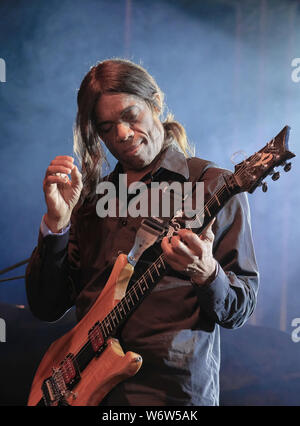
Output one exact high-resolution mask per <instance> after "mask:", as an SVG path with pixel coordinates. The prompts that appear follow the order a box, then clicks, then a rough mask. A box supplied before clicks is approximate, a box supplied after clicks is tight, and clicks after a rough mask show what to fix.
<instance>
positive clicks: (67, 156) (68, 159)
mask: <svg viewBox="0 0 300 426" xmlns="http://www.w3.org/2000/svg"><path fill="white" fill-rule="evenodd" d="M54 160H58V161H65V160H66V161H70V162H71V163H74V158H73V157H71V156H70V155H57V156H56V157H55V158H54Z"/></svg>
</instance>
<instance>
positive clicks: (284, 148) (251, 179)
mask: <svg viewBox="0 0 300 426" xmlns="http://www.w3.org/2000/svg"><path fill="white" fill-rule="evenodd" d="M289 131H290V127H289V126H285V127H284V128H283V129H282V130H281V131H280V132H279V133H278V135H277V136H275V138H273V139H272V140H271V141H270V142H268V143H267V144H266V145H265V146H264V147H263V148H262V149H261V150H260V151H258V152H256V153H255V154H253V155H252V156H251V157H249V158H247V159H246V160H244V161H242V162H241V163H239V164H237V165H236V166H235V172H234V177H235V182H236V185H237V187H238V188H237V189H238V191H239V192H243V191H247V192H250V193H252V192H254V190H255V189H256V188H257V187H258V186H262V189H263V191H264V192H265V191H266V190H267V186H266V183H265V182H262V181H263V179H264V178H265V177H266V176H268V175H272V179H273V180H277V179H279V177H280V173H279V172H278V171H276V172H275V171H274V168H275V167H278V166H282V167H283V168H284V171H285V172H288V171H289V170H290V169H291V163H290V162H287V160H290V159H291V158H293V157H295V154H293V153H292V152H291V151H289V149H288V138H289Z"/></svg>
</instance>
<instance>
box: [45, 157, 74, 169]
mask: <svg viewBox="0 0 300 426" xmlns="http://www.w3.org/2000/svg"><path fill="white" fill-rule="evenodd" d="M50 166H64V167H68V168H69V169H71V170H72V169H73V167H74V163H73V161H70V160H68V159H61V160H57V159H56V158H55V159H54V160H52V161H51V163H50Z"/></svg>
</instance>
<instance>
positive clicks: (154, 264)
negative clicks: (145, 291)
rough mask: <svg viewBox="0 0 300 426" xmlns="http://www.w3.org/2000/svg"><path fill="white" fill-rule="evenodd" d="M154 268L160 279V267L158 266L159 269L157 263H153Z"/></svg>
mask: <svg viewBox="0 0 300 426" xmlns="http://www.w3.org/2000/svg"><path fill="white" fill-rule="evenodd" d="M153 266H154V268H155V270H156V274H157V278H158V277H160V273H159V270H158V267H159V265H158V267H157V265H156V261H155V262H154V263H153Z"/></svg>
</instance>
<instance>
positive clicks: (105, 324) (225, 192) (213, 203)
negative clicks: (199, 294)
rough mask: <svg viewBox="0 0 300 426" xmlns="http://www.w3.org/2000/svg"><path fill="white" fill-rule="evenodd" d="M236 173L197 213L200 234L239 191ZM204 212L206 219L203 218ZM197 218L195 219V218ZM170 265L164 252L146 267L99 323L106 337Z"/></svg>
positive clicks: (198, 232) (196, 231) (115, 329)
mask: <svg viewBox="0 0 300 426" xmlns="http://www.w3.org/2000/svg"><path fill="white" fill-rule="evenodd" d="M233 176H234V175H232V176H230V177H226V178H225V177H224V180H225V183H224V185H223V186H222V187H221V188H219V189H218V190H217V191H216V192H215V193H214V194H213V195H212V196H211V197H210V199H209V200H208V201H207V202H206V203H205V205H204V207H203V211H201V212H199V214H197V215H196V220H197V221H198V223H199V224H201V226H200V227H199V228H197V229H195V230H194V231H195V233H197V234H198V235H200V234H201V232H202V231H203V230H204V228H205V227H206V226H207V224H208V223H209V222H210V221H211V220H212V219H213V218H214V217H215V216H216V215H217V213H218V212H219V211H220V210H221V209H222V208H223V206H224V205H225V204H226V203H227V201H228V200H229V199H230V198H231V197H232V196H233V195H234V194H235V193H237V192H238V191H237V189H236V185H235V181H234V177H233ZM203 213H204V221H203V220H201V219H202V217H203ZM194 220H195V219H194ZM168 270H169V266H168V264H167V263H166V261H165V259H164V254H163V253H162V254H160V256H158V258H157V259H156V260H155V261H154V262H153V263H152V264H151V265H150V266H149V267H148V268H147V269H146V271H145V272H144V273H143V274H142V275H141V276H140V277H139V278H138V279H137V280H136V281H135V282H134V283H133V284H132V285H131V286H130V288H129V290H128V291H127V293H126V295H125V296H124V297H123V298H122V299H121V300H120V302H118V303H117V304H116V306H115V307H114V308H113V309H112V310H111V311H110V313H109V314H108V315H107V316H106V317H105V318H104V319H103V320H102V321H101V323H99V326H100V328H101V332H102V334H103V336H104V337H105V338H107V337H108V336H110V335H113V334H114V333H115V332H116V331H117V329H118V327H119V326H120V325H121V324H122V323H123V322H124V321H125V320H126V319H127V318H128V316H129V315H130V314H131V313H132V312H133V310H134V309H135V308H136V307H137V306H138V305H139V304H140V303H141V301H142V300H143V299H144V297H145V296H146V295H147V294H148V293H150V291H151V290H152V289H153V288H154V287H155V285H156V284H157V283H158V281H159V280H160V279H161V278H162V277H163V276H164V275H166V273H167V272H168Z"/></svg>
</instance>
